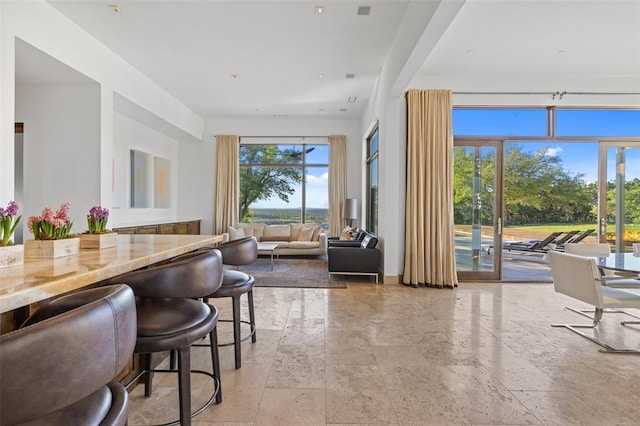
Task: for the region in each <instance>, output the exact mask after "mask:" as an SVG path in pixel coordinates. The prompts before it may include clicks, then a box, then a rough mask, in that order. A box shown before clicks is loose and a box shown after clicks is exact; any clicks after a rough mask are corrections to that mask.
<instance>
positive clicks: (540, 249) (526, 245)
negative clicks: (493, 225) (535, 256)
mask: <svg viewBox="0 0 640 426" xmlns="http://www.w3.org/2000/svg"><path fill="white" fill-rule="evenodd" d="M561 234H562V232H553V233H551V234H549V236H547V237H546V238H545V239H544V240H529V241H512V242H506V243H503V244H502V248H503V250H508V251H511V250H516V251H527V252H537V253H546V252H547V251H548V250H549V247H548V246H549V244H551V243H553V242H554V241H555V239H556V238H558V237H559V236H560V235H561ZM492 248H493V246H492V245H490V246H489V247H488V248H487V254H491V249H492Z"/></svg>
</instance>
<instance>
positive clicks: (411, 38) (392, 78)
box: [361, 1, 464, 282]
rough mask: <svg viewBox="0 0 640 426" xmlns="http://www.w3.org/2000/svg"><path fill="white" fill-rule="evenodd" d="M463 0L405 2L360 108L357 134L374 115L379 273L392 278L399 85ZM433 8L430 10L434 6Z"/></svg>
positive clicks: (400, 248) (400, 250)
mask: <svg viewBox="0 0 640 426" xmlns="http://www.w3.org/2000/svg"><path fill="white" fill-rule="evenodd" d="M463 4H464V2H463V1H455V2H454V1H446V2H445V1H442V2H439V3H437V2H411V3H410V4H409V5H408V7H407V11H406V13H405V16H404V18H403V21H402V24H401V25H400V26H399V30H398V33H397V34H396V36H395V38H394V41H393V43H392V45H391V48H390V49H389V53H388V54H387V57H386V59H385V63H384V66H383V68H382V71H381V73H380V78H379V79H378V82H377V84H376V87H375V88H374V90H373V92H372V94H371V96H370V97H369V102H368V104H367V108H366V110H365V112H364V114H363V118H362V127H361V132H362V133H361V135H362V136H361V137H362V138H365V137H366V136H367V133H368V131H369V130H370V128H371V126H372V124H373V123H375V121H376V120H378V121H379V137H380V141H379V186H380V187H379V195H378V228H379V234H380V235H379V237H380V246H381V248H382V251H383V256H384V262H383V273H384V277H385V280H386V281H390V282H394V281H395V280H397V277H398V275H400V274H402V271H403V268H404V221H405V209H404V206H405V192H406V111H405V110H406V107H405V101H404V91H405V90H406V88H407V86H408V84H409V83H410V81H411V78H412V77H413V76H414V75H415V74H416V72H417V71H418V69H419V67H420V65H421V64H422V63H423V62H424V59H425V58H426V57H427V56H428V55H429V53H430V51H431V49H433V47H434V46H435V44H436V43H437V41H438V40H439V38H440V36H441V35H442V33H443V32H444V31H445V30H446V28H447V26H448V24H449V22H450V21H451V20H452V19H453V18H454V17H455V15H456V13H457V12H458V10H459V9H460V7H462V5H463ZM434 8H435V12H434ZM432 15H433V16H434V18H433V19H430V18H431V16H432Z"/></svg>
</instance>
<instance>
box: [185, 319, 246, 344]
mask: <svg viewBox="0 0 640 426" xmlns="http://www.w3.org/2000/svg"><path fill="white" fill-rule="evenodd" d="M218 322H233V320H228V319H219V320H218ZM240 322H241V323H242V324H247V325H248V326H249V327H250V328H251V332H250V333H249V334H247V335H246V336H244V337H243V338H241V339H240V342H246V341H247V340H249V339H251V338H252V337H253V336H255V334H256V326H255V325H253V324H251V323H250V322H249V321H244V320H240ZM254 342H255V340H254ZM233 345H235V342H227V343H218V347H220V346H233ZM191 346H199V347H203V346H206V347H209V346H210V345H209V344H207V343H194V344H192V345H191Z"/></svg>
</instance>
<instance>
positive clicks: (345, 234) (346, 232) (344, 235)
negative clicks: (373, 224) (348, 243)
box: [340, 226, 358, 241]
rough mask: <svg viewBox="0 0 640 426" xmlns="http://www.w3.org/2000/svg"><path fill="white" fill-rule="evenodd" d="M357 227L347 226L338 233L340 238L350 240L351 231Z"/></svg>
mask: <svg viewBox="0 0 640 426" xmlns="http://www.w3.org/2000/svg"><path fill="white" fill-rule="evenodd" d="M357 229H358V227H357V226H353V227H351V226H347V227H346V228H344V229H343V230H342V232H341V233H340V240H342V241H345V240H351V239H352V238H353V233H354V232H356V230H357Z"/></svg>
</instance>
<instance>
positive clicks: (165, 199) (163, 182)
mask: <svg viewBox="0 0 640 426" xmlns="http://www.w3.org/2000/svg"><path fill="white" fill-rule="evenodd" d="M153 207H155V208H163V209H166V208H169V207H171V161H169V160H167V159H166V158H162V157H153Z"/></svg>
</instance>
